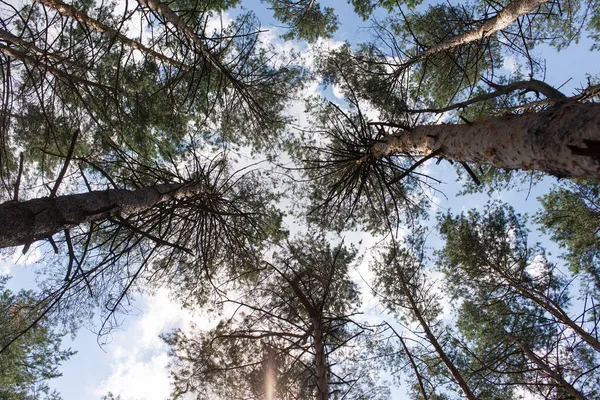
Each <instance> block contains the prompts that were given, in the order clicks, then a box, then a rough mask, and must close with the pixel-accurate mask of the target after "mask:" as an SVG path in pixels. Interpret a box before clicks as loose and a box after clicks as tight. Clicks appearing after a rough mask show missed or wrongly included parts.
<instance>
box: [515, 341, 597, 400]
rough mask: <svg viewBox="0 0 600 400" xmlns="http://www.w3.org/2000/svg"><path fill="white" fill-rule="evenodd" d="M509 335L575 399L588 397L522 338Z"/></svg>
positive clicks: (580, 399)
mask: <svg viewBox="0 0 600 400" xmlns="http://www.w3.org/2000/svg"><path fill="white" fill-rule="evenodd" d="M508 337H509V338H511V339H512V340H513V341H514V342H515V343H516V344H517V346H519V348H520V349H521V350H522V351H523V353H525V354H526V355H527V358H529V359H530V360H531V361H532V362H533V363H534V364H535V365H536V366H537V367H538V368H539V369H541V370H542V371H544V373H545V374H546V375H548V376H549V377H550V378H552V379H553V380H554V381H555V382H556V383H557V384H558V385H559V386H560V387H562V388H563V389H564V390H565V391H566V392H567V393H569V394H570V395H571V396H573V398H574V399H577V400H585V399H586V397H585V396H584V395H583V394H582V393H581V392H580V391H578V390H577V389H575V388H574V387H573V386H572V385H571V384H570V383H569V382H567V381H566V380H565V379H564V378H563V377H562V376H561V375H560V374H559V373H558V372H556V371H554V370H553V369H552V368H551V367H550V366H549V365H548V364H547V363H546V362H545V361H544V360H542V359H541V358H540V357H538V356H537V355H536V354H535V352H534V351H533V350H531V348H530V347H529V346H528V345H527V344H526V343H525V342H523V341H522V340H519V339H517V338H515V337H514V336H512V335H510V334H508Z"/></svg>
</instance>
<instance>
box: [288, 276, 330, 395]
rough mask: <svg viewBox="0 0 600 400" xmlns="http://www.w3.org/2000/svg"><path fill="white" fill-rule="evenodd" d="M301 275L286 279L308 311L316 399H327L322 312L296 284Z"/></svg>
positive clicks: (327, 385) (327, 383) (327, 387)
mask: <svg viewBox="0 0 600 400" xmlns="http://www.w3.org/2000/svg"><path fill="white" fill-rule="evenodd" d="M300 278H301V275H297V276H296V277H295V278H294V279H293V280H288V283H289V284H290V286H291V287H292V290H293V291H294V293H295V294H296V296H297V297H298V300H300V303H301V304H302V306H303V307H304V308H305V309H306V311H307V312H308V315H309V316H310V321H311V323H312V328H313V332H312V336H313V348H314V350H315V370H316V371H315V378H316V380H317V396H316V399H317V400H327V399H329V380H328V377H327V354H325V338H324V337H323V325H322V323H321V316H322V313H321V312H320V311H319V310H318V309H317V308H316V307H315V306H314V305H313V303H312V302H311V301H310V300H309V299H308V297H307V296H306V294H304V291H303V290H302V289H301V288H300V286H299V285H298V282H299V281H300Z"/></svg>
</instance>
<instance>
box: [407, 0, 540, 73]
mask: <svg viewBox="0 0 600 400" xmlns="http://www.w3.org/2000/svg"><path fill="white" fill-rule="evenodd" d="M546 2H548V0H515V1H513V2H512V3H510V4H509V5H507V6H506V7H505V8H504V9H503V10H502V11H500V12H499V13H498V14H497V15H496V16H495V17H494V18H491V19H489V20H488V21H486V22H485V23H484V24H483V25H481V26H480V27H479V28H477V29H473V30H471V31H469V32H465V33H463V34H462V35H459V36H455V37H453V38H450V39H448V40H446V41H444V42H442V43H439V44H436V45H434V46H432V47H430V48H429V49H427V50H425V51H422V52H420V53H418V54H416V55H415V56H414V57H411V58H410V60H408V61H407V62H406V63H405V64H411V63H413V62H415V61H417V60H419V59H421V58H425V57H428V56H430V55H432V54H435V53H439V52H442V51H445V50H449V49H452V48H454V47H458V46H461V45H464V44H467V43H471V42H475V41H477V40H481V39H483V38H486V37H490V36H492V35H493V34H494V33H496V32H498V31H501V30H502V29H504V28H506V27H507V26H509V25H510V24H512V23H513V22H514V21H516V20H517V18H519V17H520V16H522V15H525V14H529V13H530V12H532V11H533V10H535V9H536V8H537V7H539V6H541V5H542V4H544V3H546Z"/></svg>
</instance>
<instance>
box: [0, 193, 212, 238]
mask: <svg viewBox="0 0 600 400" xmlns="http://www.w3.org/2000/svg"><path fill="white" fill-rule="evenodd" d="M202 193H204V185H202V184H194V185H186V184H181V183H172V184H163V185H156V186H149V187H146V188H143V189H139V190H135V191H131V190H125V189H108V190H103V191H92V192H89V193H81V194H72V195H66V196H59V197H54V198H51V197H44V198H39V199H33V200H28V201H22V202H15V201H10V202H7V203H4V204H1V205H0V226H2V230H1V231H0V248H3V247H11V246H19V245H26V244H30V243H32V242H33V241H36V240H40V239H44V238H47V237H51V236H52V235H53V234H55V233H56V232H60V231H63V230H65V229H69V228H72V227H74V226H77V225H79V224H82V223H85V222H91V221H98V220H102V219H105V218H108V217H112V216H127V215H131V214H136V213H139V212H142V211H145V210H148V209H150V208H151V207H154V206H156V205H157V204H160V203H165V202H168V201H172V200H176V199H183V198H188V197H193V196H197V195H199V194H202Z"/></svg>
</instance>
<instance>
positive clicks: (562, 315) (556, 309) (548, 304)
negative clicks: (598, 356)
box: [506, 278, 600, 352]
mask: <svg viewBox="0 0 600 400" xmlns="http://www.w3.org/2000/svg"><path fill="white" fill-rule="evenodd" d="M506 279H507V280H509V283H510V284H511V286H513V287H514V288H515V289H516V290H517V291H518V292H519V293H520V294H521V295H522V296H523V297H525V298H527V299H529V300H531V301H532V302H534V303H536V304H537V305H539V306H540V307H542V308H543V309H544V310H546V311H548V312H549V313H550V314H552V315H553V316H554V317H555V318H556V319H557V320H559V321H560V322H561V323H562V324H564V325H566V326H568V327H569V328H571V329H572V330H573V332H575V333H576V334H577V335H579V337H580V338H582V339H583V340H585V341H586V342H587V343H588V344H589V345H590V346H592V347H593V348H594V350H596V351H598V352H600V341H598V339H596V338H595V337H594V336H592V335H591V334H590V333H589V332H588V331H586V330H585V329H583V328H582V327H581V326H580V325H579V324H577V323H576V322H575V321H573V320H572V319H571V318H570V317H569V315H568V314H567V313H566V312H565V310H563V308H562V307H561V306H560V305H559V304H557V303H556V302H555V301H553V300H552V299H550V298H548V297H547V296H546V295H544V294H543V293H540V292H538V291H537V290H531V289H528V288H524V287H523V286H522V285H521V284H519V283H517V282H514V280H512V279H510V278H506Z"/></svg>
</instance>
